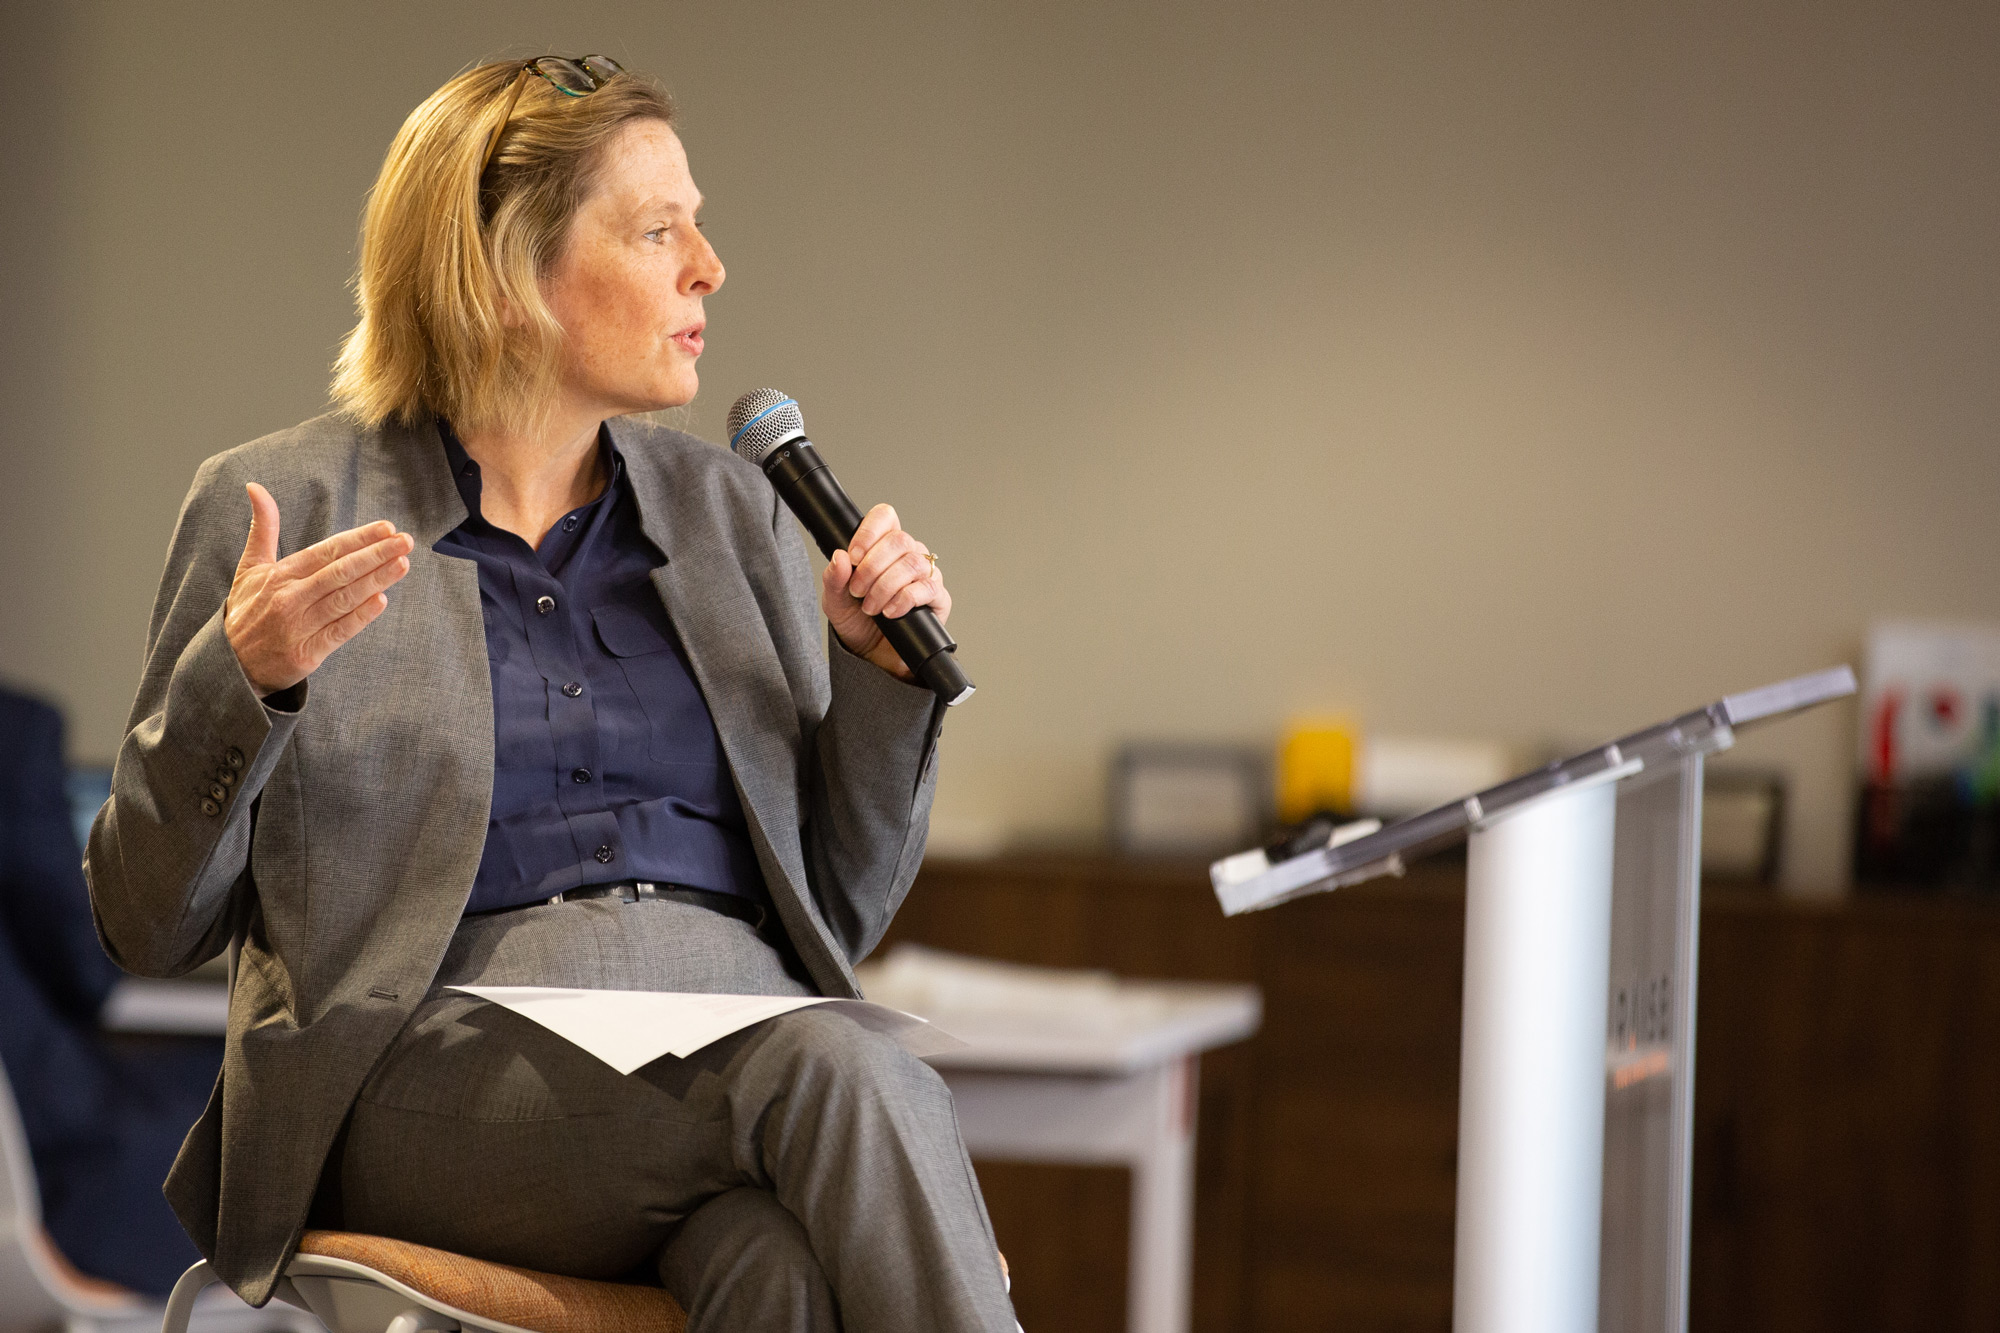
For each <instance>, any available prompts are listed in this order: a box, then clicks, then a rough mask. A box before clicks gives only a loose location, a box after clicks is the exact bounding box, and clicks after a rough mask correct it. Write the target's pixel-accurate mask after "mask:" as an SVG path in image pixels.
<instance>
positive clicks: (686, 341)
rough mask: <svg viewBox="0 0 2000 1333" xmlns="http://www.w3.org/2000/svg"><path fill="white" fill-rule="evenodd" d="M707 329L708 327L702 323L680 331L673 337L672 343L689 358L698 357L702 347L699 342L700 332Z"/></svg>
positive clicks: (700, 341)
mask: <svg viewBox="0 0 2000 1333" xmlns="http://www.w3.org/2000/svg"><path fill="white" fill-rule="evenodd" d="M707 327H708V325H707V324H706V323H703V324H696V325H694V326H693V327H692V328H686V329H682V330H681V331H680V332H679V333H676V334H674V335H673V342H674V344H675V345H676V346H677V347H679V348H681V349H682V350H683V351H685V352H686V353H687V354H688V355H689V356H700V355H701V349H702V347H703V345H704V344H703V343H702V340H701V331H702V330H703V329H705V328H707Z"/></svg>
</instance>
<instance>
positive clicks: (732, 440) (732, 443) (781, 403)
mask: <svg viewBox="0 0 2000 1333" xmlns="http://www.w3.org/2000/svg"><path fill="white" fill-rule="evenodd" d="M797 406H798V403H796V402H794V401H793V400H792V399H790V398H780V399H779V400H778V401H777V402H775V403H772V404H771V405H770V406H769V407H767V408H765V409H764V410H763V411H762V412H759V413H758V414H757V415H756V416H754V417H751V418H750V419H749V420H748V421H746V422H744V423H743V424H742V425H740V426H738V427H737V428H736V433H735V434H733V435H731V436H730V437H729V447H730V448H731V449H734V448H735V447H736V442H737V441H738V440H740V439H742V438H743V432H744V431H746V430H749V429H750V428H751V427H752V426H754V425H756V424H757V423H758V422H760V421H762V420H763V419H764V418H765V417H768V416H770V415H771V414H772V413H773V412H775V411H777V410H778V409H779V408H781V407H797Z"/></svg>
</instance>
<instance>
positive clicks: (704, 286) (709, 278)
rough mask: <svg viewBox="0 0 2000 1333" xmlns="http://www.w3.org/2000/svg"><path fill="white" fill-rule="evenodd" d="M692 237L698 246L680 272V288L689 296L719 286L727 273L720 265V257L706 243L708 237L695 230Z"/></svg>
mask: <svg viewBox="0 0 2000 1333" xmlns="http://www.w3.org/2000/svg"><path fill="white" fill-rule="evenodd" d="M694 237H695V240H696V242H697V243H698V244H699V246H700V248H699V249H698V250H696V251H695V254H694V256H693V262H692V263H690V264H689V265H688V266H687V271H686V272H685V273H684V274H682V277H681V290H682V291H683V292H684V293H686V294H687V295H689V296H706V295H708V294H709V293H710V292H712V291H714V290H715V289H716V288H717V287H720V286H721V285H722V280H723V279H724V278H726V277H728V276H729V275H728V273H727V272H726V271H725V270H724V269H723V267H722V257H721V256H720V255H718V254H716V253H715V247H714V246H712V245H710V244H709V243H708V237H706V236H704V235H702V234H701V233H700V232H696V233H695V234H694Z"/></svg>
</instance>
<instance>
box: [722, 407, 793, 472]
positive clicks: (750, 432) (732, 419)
mask: <svg viewBox="0 0 2000 1333" xmlns="http://www.w3.org/2000/svg"><path fill="white" fill-rule="evenodd" d="M805 436H806V419H805V415H804V414H803V413H801V412H800V411H799V405H798V404H797V403H795V402H793V401H792V400H791V398H790V396H789V395H786V394H783V393H780V392H779V391H778V390H776V389H753V390H751V391H750V392H749V393H746V394H744V395H743V396H742V397H741V398H738V399H737V400H736V406H734V407H732V408H730V409H729V447H730V448H731V449H734V450H735V451H736V455H737V457H739V458H741V459H743V460H744V461H745V462H749V463H762V462H763V461H764V455H765V454H767V453H769V452H770V451H771V450H773V449H775V448H777V447H778V446H779V445H781V444H787V443H789V442H791V441H792V440H802V439H804V438H805Z"/></svg>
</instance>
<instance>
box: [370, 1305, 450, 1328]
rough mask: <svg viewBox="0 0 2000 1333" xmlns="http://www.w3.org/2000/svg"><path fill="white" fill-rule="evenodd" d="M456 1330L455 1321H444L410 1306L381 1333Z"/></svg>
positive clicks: (430, 1313) (435, 1315) (438, 1315)
mask: <svg viewBox="0 0 2000 1333" xmlns="http://www.w3.org/2000/svg"><path fill="white" fill-rule="evenodd" d="M457 1328H458V1321H457V1320H456V1319H446V1318H445V1317H444V1316H443V1315H441V1314H436V1313H433V1312H432V1311H430V1310H424V1309H420V1308H418V1307H417V1306H414V1305H413V1306H411V1307H410V1308H409V1309H407V1310H405V1311H403V1313H401V1314H399V1315H397V1316H396V1317H395V1318H394V1319H391V1320H390V1321H389V1327H387V1328H386V1329H383V1330H382V1333H433V1331H435V1333H454V1331H455V1330H456V1329H457Z"/></svg>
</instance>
